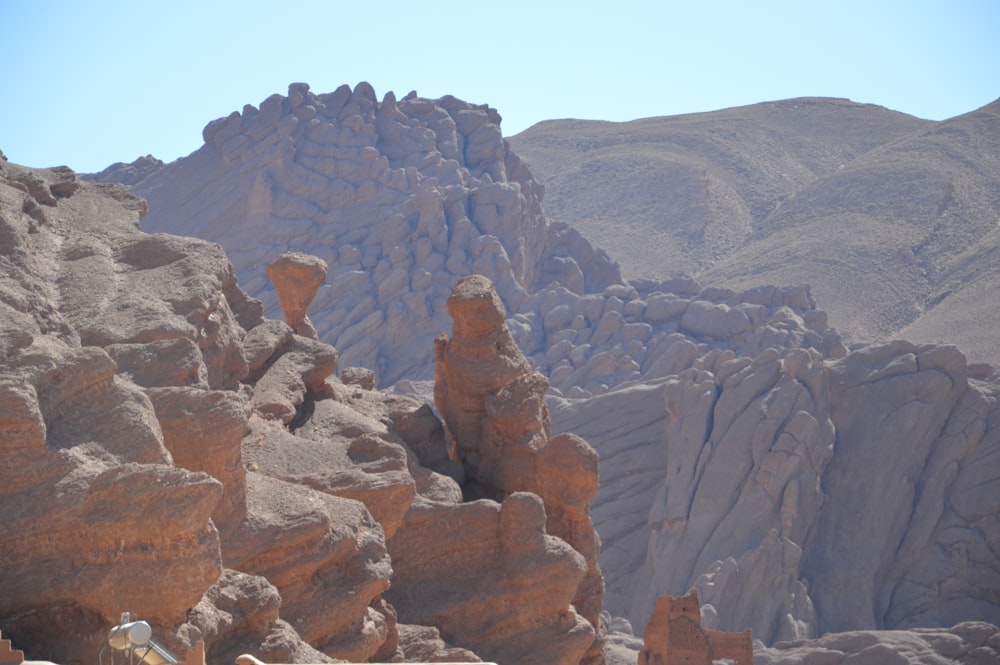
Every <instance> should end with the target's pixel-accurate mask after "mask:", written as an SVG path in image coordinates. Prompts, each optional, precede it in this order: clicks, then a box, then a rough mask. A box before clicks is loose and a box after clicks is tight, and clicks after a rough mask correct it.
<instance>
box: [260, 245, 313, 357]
mask: <svg viewBox="0 0 1000 665" xmlns="http://www.w3.org/2000/svg"><path fill="white" fill-rule="evenodd" d="M326 273H327V265H326V261H324V260H323V259H321V258H319V257H317V256H310V255H308V254H303V253H302V252H286V253H284V254H282V255H281V256H279V257H278V258H276V259H275V260H274V261H271V263H270V264H269V265H268V266H267V277H268V279H270V280H271V283H272V284H274V290H275V292H276V293H277V295H278V302H279V303H280V304H281V310H282V311H283V312H284V313H285V321H286V322H287V323H288V325H289V326H291V328H292V330H294V331H295V334H296V335H302V336H303V337H311V338H313V339H316V338H317V336H316V330H315V328H313V326H312V323H311V322H310V321H309V317H307V316H306V310H308V309H309V305H311V304H312V301H313V298H315V297H316V291H317V289H319V287H320V285H321V284H323V282H324V281H325V280H326Z"/></svg>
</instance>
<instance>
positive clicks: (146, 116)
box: [0, 0, 1000, 171]
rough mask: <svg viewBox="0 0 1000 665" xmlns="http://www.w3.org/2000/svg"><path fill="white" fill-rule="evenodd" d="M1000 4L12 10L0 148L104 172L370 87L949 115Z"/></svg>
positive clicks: (55, 2) (513, 100) (527, 104)
mask: <svg viewBox="0 0 1000 665" xmlns="http://www.w3.org/2000/svg"><path fill="white" fill-rule="evenodd" d="M998 35H1000V2H998V1H997V0H944V1H929V0H908V1H896V0H885V1H879V0H866V1H864V2H856V1H855V0H838V1H836V2H833V1H827V2H822V3H821V2H806V1H804V0H800V1H798V2H768V1H765V0H758V1H757V2H749V1H748V2H725V1H716V2H696V1H693V0H687V1H686V2H683V3H680V2H674V1H672V0H658V1H649V2H636V1H632V0H618V1H617V2H610V3H589V2H586V0H576V2H574V3H570V2H558V3H556V2H546V0H534V2H521V1H519V0H516V1H512V2H506V3H501V2H496V1H494V2H483V1H475V0H467V1H466V2H452V1H450V0H439V1H437V2H427V3H419V2H417V1H415V0H407V1H405V2H398V1H396V0H382V1H381V2H371V1H370V0H351V1H350V2H343V1H340V0H335V1H334V0H331V1H328V2H313V1H307V0H297V1H295V2H284V3H279V2H257V1H255V0H244V1H243V2H240V3H224V2H211V1H210V0H201V1H200V2H190V1H187V0H172V1H171V2H160V1H157V0H146V1H141V0H132V1H130V2H119V1H104V2H100V1H95V2H79V1H69V0H48V1H47V2H26V1H24V0H0V49H2V51H0V52H2V55H0V150H3V152H4V153H5V154H6V155H7V157H8V158H9V159H10V160H11V161H13V162H16V163H19V164H25V165H27V166H35V167H43V166H54V165H58V164H67V165H69V166H70V167H72V168H74V169H75V170H77V171H96V170H100V169H102V168H104V167H105V166H107V165H109V164H111V163H113V162H117V161H132V160H133V159H135V158H137V157H140V156H142V155H146V154H153V155H154V156H156V157H159V158H160V159H163V160H165V161H171V160H174V159H177V158H178V157H181V156H184V155H186V154H189V153H190V152H192V151H194V150H196V149H197V148H198V147H199V146H200V145H201V130H202V128H203V127H204V126H205V125H206V124H207V123H208V122H210V121H211V120H213V119H215V118H218V117H222V116H225V115H228V114H229V113H231V112H232V111H237V110H241V109H242V107H243V105H244V104H254V105H257V104H259V103H260V102H261V101H262V100H264V99H265V98H266V97H268V96H269V95H271V94H273V93H275V92H278V93H282V94H287V89H288V84H289V83H292V82H296V81H304V82H307V83H309V84H310V86H311V88H312V90H313V91H315V92H318V93H319V92H330V91H332V90H334V89H336V88H337V87H338V86H340V85H341V84H342V83H348V84H350V85H352V86H353V85H355V84H357V83H358V82H360V81H368V82H370V83H371V84H372V85H373V86H374V87H375V91H376V93H377V94H378V95H379V96H382V95H383V94H384V93H385V92H387V91H389V90H392V91H394V92H395V93H396V94H397V96H403V95H405V94H406V93H407V92H409V91H410V90H416V91H417V92H418V93H419V94H420V95H422V96H425V97H440V96H442V95H446V94H452V95H455V96H456V97H459V98H461V99H465V100H467V101H470V102H475V103H486V104H489V105H490V106H493V107H494V108H496V109H498V110H499V111H500V114H501V115H502V116H503V118H504V121H503V125H502V126H503V131H504V134H505V135H508V136H510V135H513V134H516V133H517V132H519V131H522V130H523V129H526V128H527V127H529V126H530V125H532V124H534V123H536V122H539V121H541V120H546V119H553V118H570V117H572V118H589V119H603V120H631V119H634V118H641V117H648V116H655V115H674V114H679V113H690V112H698V111H711V110H716V109H720V108H726V107H730V106H740V105H744V104H752V103H755V102H760V101H770V100H775V99H786V98H790V97H799V96H826V97H847V98H849V99H853V100H854V101H858V102H867V103H873V104H879V105H882V106H886V107H889V108H891V109H893V110H897V111H902V112H905V113H910V114H912V115H916V116H919V117H922V118H929V119H936V120H940V119H944V118H948V117H952V116H955V115H959V114H962V113H965V112H968V111H971V110H973V109H975V108H978V107H980V106H982V105H984V104H987V103H989V102H991V101H993V100H994V99H996V98H998V97H1000V37H998Z"/></svg>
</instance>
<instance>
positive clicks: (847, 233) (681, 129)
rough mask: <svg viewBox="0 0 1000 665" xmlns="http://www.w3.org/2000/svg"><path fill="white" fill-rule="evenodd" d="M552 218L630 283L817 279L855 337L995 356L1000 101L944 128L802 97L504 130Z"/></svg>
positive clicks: (998, 352) (999, 358) (840, 323)
mask: <svg viewBox="0 0 1000 665" xmlns="http://www.w3.org/2000/svg"><path fill="white" fill-rule="evenodd" d="M510 142H511V145H512V147H513V149H514V150H516V151H517V152H518V154H520V155H521V156H522V157H524V158H525V159H526V160H527V161H528V162H529V163H530V164H531V166H532V168H533V172H534V173H535V175H536V177H538V178H539V180H540V181H541V182H542V183H543V184H545V186H546V191H547V195H546V198H545V210H546V213H547V214H548V215H550V216H551V217H552V218H553V219H555V220H567V221H571V222H572V223H573V225H574V226H575V227H576V228H578V229H579V230H580V232H581V233H582V234H583V235H584V236H585V237H587V238H588V239H590V240H591V241H592V242H593V243H594V244H595V246H599V247H601V248H603V249H604V250H606V251H607V252H608V253H609V255H610V256H611V257H612V258H613V259H614V260H615V261H617V262H618V264H619V265H620V266H621V269H622V273H623V275H624V276H625V277H626V278H638V277H648V276H654V275H655V276H660V275H663V274H665V273H666V274H669V273H671V272H675V271H682V272H686V273H688V274H690V275H692V276H694V277H696V278H697V279H698V280H699V281H701V282H703V283H706V284H712V285H716V286H725V287H729V288H734V289H737V290H740V289H745V288H747V287H748V286H751V285H755V284H760V283H776V284H799V283H805V284H810V285H811V287H812V292H813V294H814V295H815V296H816V298H817V299H818V301H819V302H820V303H821V304H822V306H823V308H824V309H825V310H827V311H828V312H829V313H830V315H831V317H832V321H833V322H834V325H835V326H836V327H837V329H838V330H839V331H841V332H842V333H843V334H845V336H846V337H847V338H848V339H849V340H851V341H857V340H874V339H889V338H892V337H894V336H903V337H906V338H909V339H913V340H915V341H920V342H939V341H943V340H947V341H949V342H952V343H956V344H958V345H959V346H960V347H961V348H962V349H964V350H965V351H966V352H968V353H969V354H970V357H972V358H974V359H978V360H980V361H982V362H991V363H994V364H996V363H998V362H1000V346H998V342H997V336H996V335H994V334H992V332H991V331H992V330H994V329H995V328H996V327H997V325H998V323H1000V321H998V319H997V316H998V315H997V308H996V307H991V306H990V303H991V300H990V296H989V294H990V293H995V292H996V288H995V287H996V286H998V280H1000V277H998V275H997V268H996V266H997V265H1000V263H998V261H997V257H998V251H1000V227H998V219H1000V190H998V189H997V184H996V183H997V182H998V181H1000V102H996V103H994V104H991V105H988V106H985V107H983V108H982V109H979V110H977V111H973V112H971V113H968V114H965V115H962V116H959V117H956V118H952V119H950V120H947V121H944V122H930V121H924V120H918V119H916V118H913V117H910V116H906V115H903V114H900V113H896V112H893V111H889V110H887V109H884V108H880V107H877V106H871V105H863V104H856V103H853V102H849V101H847V100H837V99H813V98H809V99H793V100H787V101H781V102H773V103H766V104H758V105H754V106H748V107H740V108H734V109H726V110H723V111H715V112H711V113H701V114H694V115H686V116H677V117H663V118H647V119H644V120H636V121H632V122H627V123H607V122H592V121H578V120H557V121H547V122H543V123H540V124H538V125H535V126H534V127H532V128H530V129H528V130H527V131H525V132H522V133H521V134H519V135H517V136H515V137H512V138H511V139H510Z"/></svg>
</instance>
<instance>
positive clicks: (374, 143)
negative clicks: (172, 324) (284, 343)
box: [88, 83, 840, 397]
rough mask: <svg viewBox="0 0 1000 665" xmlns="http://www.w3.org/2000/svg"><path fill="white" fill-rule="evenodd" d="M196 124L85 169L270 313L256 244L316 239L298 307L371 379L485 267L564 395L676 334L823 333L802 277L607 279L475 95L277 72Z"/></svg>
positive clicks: (747, 339) (530, 352)
mask: <svg viewBox="0 0 1000 665" xmlns="http://www.w3.org/2000/svg"><path fill="white" fill-rule="evenodd" d="M204 136H205V144H204V145H203V146H202V147H201V148H200V149H199V150H197V151H195V152H194V153H192V154H191V155H189V156H188V157H185V158H182V159H180V160H178V161H176V162H174V163H172V164H165V165H164V164H157V162H156V161H155V160H153V159H151V158H148V157H146V158H142V159H140V160H137V162H135V163H133V164H129V165H126V164H118V165H114V166H111V167H109V168H108V169H106V170H105V171H103V172H101V173H99V174H95V175H93V176H88V177H91V178H93V179H95V180H102V181H110V182H120V183H123V184H127V185H128V186H129V187H130V189H131V190H132V191H133V192H135V193H137V194H139V195H140V196H143V197H145V198H146V199H147V200H148V201H149V205H150V213H149V214H148V215H147V217H146V218H145V219H144V220H143V228H145V229H146V230H148V231H163V232H169V233H176V234H181V235H195V236H197V237H200V238H204V239H207V240H211V241H213V242H218V243H219V244H220V245H221V246H222V247H223V248H224V249H225V250H226V252H227V254H228V255H229V256H230V258H231V260H232V261H233V265H234V267H235V268H236V270H237V273H238V275H239V279H240V283H241V285H243V288H245V289H246V290H247V292H248V293H249V294H250V295H252V296H253V297H255V298H259V299H260V300H261V301H262V302H263V303H264V306H265V311H266V312H267V313H268V314H269V315H273V314H274V313H275V312H277V311H278V304H277V301H276V297H275V294H274V291H273V288H272V287H271V285H270V282H269V281H268V280H267V279H266V276H265V274H264V266H265V265H266V264H267V262H268V261H269V260H270V258H272V257H273V256H275V255H277V254H280V253H282V252H285V251H290V250H291V251H302V252H306V253H310V254H315V255H317V256H318V257H319V258H321V259H322V260H323V261H325V263H326V264H327V265H328V266H329V273H330V274H329V278H328V280H327V284H325V285H324V286H323V287H321V288H320V290H319V293H318V294H317V297H316V300H315V302H314V303H313V305H312V308H311V309H310V316H311V319H312V321H313V323H314V325H315V327H316V331H317V333H318V335H319V338H320V339H321V340H323V341H325V342H326V343H328V344H332V345H334V346H335V347H336V348H337V349H338V351H339V352H340V354H341V357H342V362H343V363H344V364H346V365H348V366H363V367H366V368H368V369H371V370H372V371H374V372H375V374H376V377H377V380H378V382H379V383H380V384H381V385H386V386H389V385H392V384H394V383H396V382H397V381H399V380H400V379H403V378H406V379H410V380H412V379H424V380H427V379H430V378H431V371H432V367H433V351H429V350H428V349H433V346H432V344H431V341H432V340H433V339H434V337H435V336H436V335H437V334H438V333H440V332H441V331H442V330H445V329H447V327H448V326H449V325H450V322H449V320H448V316H447V311H446V310H447V307H446V303H447V298H448V296H449V294H450V292H451V288H452V286H453V284H454V282H455V281H456V280H457V279H459V278H460V277H463V276H465V275H468V274H473V273H475V274H481V275H484V276H486V277H488V278H489V279H490V280H491V281H492V282H493V283H494V284H495V285H496V289H497V292H498V293H499V295H500V298H501V300H502V301H503V303H504V304H505V306H506V308H507V310H508V326H509V327H510V329H511V334H512V335H513V337H514V341H515V342H516V343H517V344H518V346H520V347H521V349H522V350H523V351H524V353H525V354H526V355H527V356H528V357H529V359H530V361H531V363H532V365H533V367H535V368H536V369H537V370H539V371H541V372H542V373H543V374H545V375H546V376H547V377H548V378H549V381H550V384H551V386H552V387H553V388H554V389H555V390H557V391H559V392H560V393H563V394H567V395H570V396H572V397H585V396H588V395H592V394H597V393H601V392H604V391H606V390H608V389H610V388H612V387H614V386H617V385H621V384H623V383H627V382H630V381H634V380H638V379H645V378H655V377H660V376H666V375H667V374H670V373H671V372H673V371H674V370H675V369H678V368H680V366H681V365H683V364H684V363H685V362H690V360H692V359H693V357H691V350H690V348H689V347H688V346H687V344H681V345H680V346H677V347H676V348H674V346H675V344H678V343H681V342H688V341H689V340H690V341H693V343H695V344H696V345H699V346H698V348H699V349H700V352H701V353H704V352H705V351H707V350H708V349H709V348H710V347H718V346H725V347H726V348H736V349H737V350H739V351H741V352H745V353H757V352H759V351H761V350H763V349H764V348H767V347H768V346H774V345H778V346H782V347H785V346H812V347H818V348H823V349H825V350H826V352H827V353H828V354H830V355H836V354H837V353H838V352H839V351H838V349H839V347H840V342H839V338H838V336H837V335H836V333H835V331H833V330H832V329H830V328H829V327H828V323H827V320H826V317H825V315H824V314H823V313H822V312H821V311H817V310H816V309H815V307H816V304H815V302H814V301H813V299H812V297H811V295H810V293H809V288H808V287H807V286H793V287H785V288H777V287H754V288H752V289H748V290H745V291H743V292H736V291H731V290H726V289H716V288H702V286H701V285H699V284H698V283H697V282H696V281H694V280H690V279H686V280H685V279H681V280H667V281H658V280H646V281H643V282H637V283H634V284H626V283H624V282H623V281H622V280H621V278H620V276H619V274H618V269H617V267H616V265H615V264H613V263H611V262H610V261H609V260H608V259H607V257H606V256H604V255H603V254H602V253H600V252H596V251H595V250H594V249H593V248H592V247H591V245H590V243H589V242H587V240H586V239H584V238H583V237H581V236H580V234H579V233H577V232H576V231H575V230H574V229H573V228H571V227H569V226H568V225H566V224H556V223H552V222H550V221H549V220H548V219H546V217H545V216H544V215H543V214H542V210H541V199H542V194H543V188H542V187H541V185H539V184H538V182H537V181H536V180H535V179H534V177H533V176H532V174H531V171H530V170H529V169H528V167H527V165H526V164H525V163H524V162H523V161H522V160H521V159H520V158H519V157H517V155H516V154H515V153H513V152H512V151H511V150H510V147H509V144H508V142H507V141H506V140H505V139H504V138H503V136H502V133H501V130H500V116H499V114H498V113H497V112H496V111H495V110H494V109H491V108H489V107H488V106H484V105H475V104H470V103H468V102H463V101H461V100H457V99H455V98H453V97H445V98H442V99H439V100H430V99H424V98H421V97H418V96H417V95H416V94H415V93H411V94H408V95H406V96H405V97H403V98H402V99H396V97H395V95H393V94H392V93H387V94H386V95H385V96H384V97H383V99H382V100H381V102H380V101H379V100H378V99H377V98H376V96H375V92H374V90H373V89H372V88H371V86H370V85H368V84H365V83H362V84H359V85H357V86H356V87H355V88H354V89H353V90H352V89H350V88H349V87H347V86H342V87H341V88H339V89H338V90H336V91H334V92H333V93H329V94H315V93H313V92H312V91H310V90H309V87H308V86H307V85H305V84H300V83H296V84H292V85H291V86H289V90H288V95H287V96H281V95H273V96H271V97H269V98H268V99H266V100H265V101H264V102H262V103H261V104H260V107H259V108H257V107H253V106H249V105H248V106H246V107H244V109H243V112H242V113H233V114H231V115H230V116H228V117H227V118H222V119H219V120H217V121H214V122H212V123H209V125H208V126H207V127H206V128H205V132H204ZM220 192H225V194H224V195H220Z"/></svg>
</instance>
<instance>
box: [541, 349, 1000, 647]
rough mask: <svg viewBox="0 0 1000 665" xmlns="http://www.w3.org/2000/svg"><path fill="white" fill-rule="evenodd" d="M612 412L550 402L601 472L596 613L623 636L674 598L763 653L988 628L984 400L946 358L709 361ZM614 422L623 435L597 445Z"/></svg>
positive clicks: (987, 422)
mask: <svg viewBox="0 0 1000 665" xmlns="http://www.w3.org/2000/svg"><path fill="white" fill-rule="evenodd" d="M622 393H623V394H621V395H616V394H615V393H610V394H608V395H605V396H601V397H600V398H592V399H591V400H584V401H580V402H576V403H573V404H569V403H567V401H565V400H559V399H551V400H550V404H551V406H552V414H553V428H554V430H555V431H558V430H559V429H560V428H561V427H572V428H573V430H574V431H576V432H579V433H580V434H581V435H583V436H587V437H588V440H594V441H597V445H596V449H597V451H598V452H599V453H600V454H601V456H602V486H601V490H599V492H598V494H597V496H596V498H595V502H594V506H593V514H594V521H595V524H596V525H597V528H598V531H599V532H601V534H602V538H603V539H604V543H605V546H604V550H603V552H602V560H601V566H602V569H604V570H607V571H613V572H611V573H609V575H608V598H607V605H608V608H609V609H610V610H611V611H612V612H616V613H617V612H621V613H622V614H625V615H627V616H628V617H629V618H630V619H631V620H632V621H633V622H639V621H641V620H642V619H643V617H646V616H648V613H649V608H650V607H651V605H652V603H653V602H654V601H655V598H656V596H657V595H661V594H675V593H681V592H683V591H684V590H685V589H689V588H691V587H694V588H696V589H698V591H699V594H700V596H701V598H702V601H703V602H704V603H705V606H704V608H705V610H706V612H707V617H706V627H709V628H720V629H722V630H742V629H743V628H746V627H751V628H753V631H754V635H755V637H756V638H757V639H761V640H762V641H764V642H765V643H767V644H770V643H774V642H775V641H780V640H786V639H804V638H808V637H815V636H817V635H820V634H822V633H824V632H829V631H847V630H855V629H858V628H859V627H860V628H863V629H889V628H895V629H904V628H911V627H915V626H926V625H946V626H947V625H953V624H956V623H959V622H961V621H966V620H971V619H976V620H986V621H989V622H991V623H994V624H996V623H1000V606H998V605H997V603H996V602H995V599H993V598H992V596H991V595H990V594H991V592H990V591H989V589H991V588H993V585H994V582H995V581H996V580H998V579H1000V565H998V561H997V558H996V555H995V554H994V552H995V551H996V547H997V542H998V541H997V536H998V533H1000V531H998V530H997V526H998V523H997V517H996V515H995V511H994V510H993V506H994V505H995V501H994V500H993V499H992V498H991V497H993V496H994V495H995V492H996V489H997V487H998V486H1000V466H998V460H997V455H998V453H997V451H998V446H1000V438H998V437H1000V429H998V428H997V424H998V423H1000V420H998V419H1000V411H998V396H1000V395H998V391H997V385H996V384H995V383H983V382H980V381H975V380H969V379H968V378H967V366H966V364H965V358H964V356H962V355H961V353H959V352H958V351H957V350H956V349H955V348H954V347H947V346H932V345H920V346H918V345H914V344H911V343H908V342H893V343H891V344H886V345H881V346H872V347H866V348H864V349H861V350H858V351H856V352H853V353H850V354H848V355H847V356H846V357H844V358H842V359H840V360H835V361H829V360H827V361H824V360H823V359H821V358H820V357H819V356H818V355H817V354H816V353H815V352H806V351H802V350H793V351H789V352H787V354H785V355H784V356H782V355H781V354H779V353H777V352H775V351H771V352H765V353H762V354H760V355H759V356H757V357H756V358H755V359H753V360H751V359H749V358H737V357H734V356H732V355H731V354H728V353H718V352H715V353H711V354H709V355H707V356H704V357H702V358H700V359H699V360H698V361H697V362H696V364H695V367H693V368H691V369H688V370H685V371H684V372H681V373H680V374H678V375H676V376H673V377H670V378H668V379H667V380H666V381H664V382H663V383H662V384H660V385H656V386H636V387H635V388H634V389H632V390H626V391H622ZM600 402H606V404H601V403H600ZM658 407H659V408H660V409H662V410H659V411H658ZM616 409H631V410H632V411H625V414H627V415H629V416H630V417H633V418H635V422H636V427H635V428H634V429H623V430H619V431H615V432H614V433H612V434H611V435H608V434H604V435H603V436H601V435H600V434H598V433H599V432H606V431H607V425H606V420H605V419H606V418H607V416H606V414H607V413H609V412H612V411H614V410H616ZM622 451H628V455H624V454H623V452H622ZM873 507H877V509H875V508H873ZM636 513H637V514H638V515H640V516H641V517H639V518H631V516H633V515H635V514H636Z"/></svg>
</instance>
